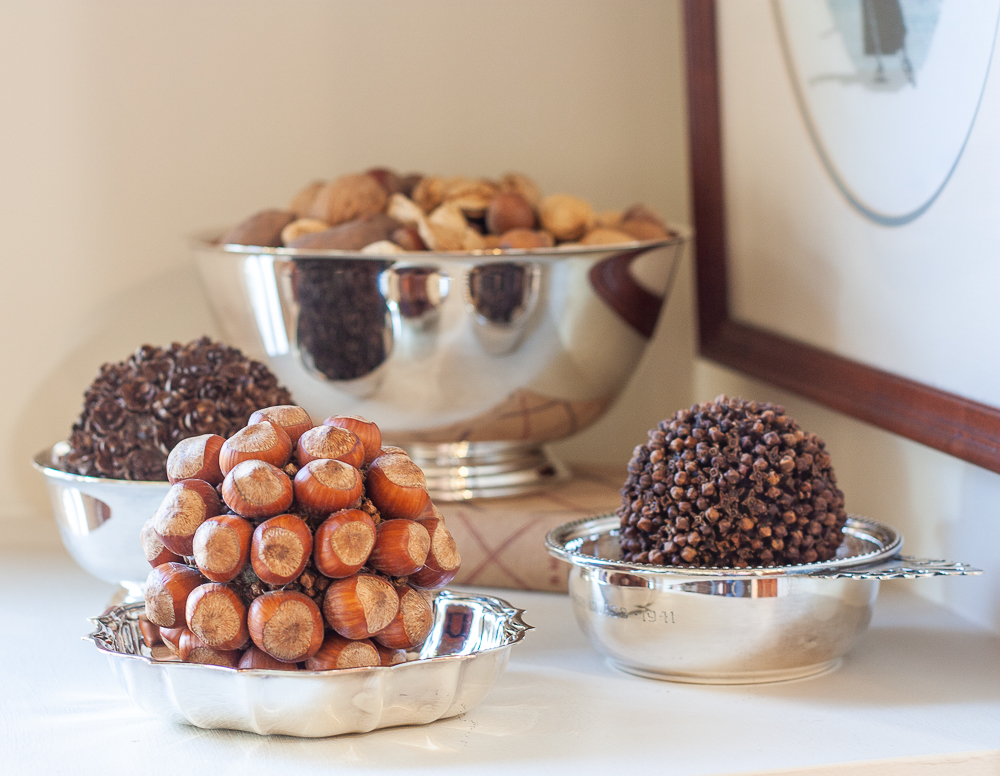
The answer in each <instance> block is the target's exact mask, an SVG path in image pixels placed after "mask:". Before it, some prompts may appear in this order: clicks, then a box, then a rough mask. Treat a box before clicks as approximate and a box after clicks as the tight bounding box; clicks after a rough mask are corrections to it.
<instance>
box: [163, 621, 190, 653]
mask: <svg viewBox="0 0 1000 776" xmlns="http://www.w3.org/2000/svg"><path fill="white" fill-rule="evenodd" d="M187 632H188V629H187V628H185V627H180V628H163V627H161V628H160V640H161V641H162V642H163V645H164V646H165V647H166V648H167V651H168V652H170V654H171V655H173V656H174V657H176V658H180V656H181V636H183V635H184V634H185V633H187Z"/></svg>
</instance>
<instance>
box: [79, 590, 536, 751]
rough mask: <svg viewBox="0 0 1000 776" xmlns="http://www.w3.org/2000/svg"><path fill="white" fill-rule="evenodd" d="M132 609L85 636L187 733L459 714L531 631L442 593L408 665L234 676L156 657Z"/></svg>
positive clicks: (485, 601) (334, 731)
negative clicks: (428, 630) (424, 637)
mask: <svg viewBox="0 0 1000 776" xmlns="http://www.w3.org/2000/svg"><path fill="white" fill-rule="evenodd" d="M142 608H143V604H142V603H131V604H124V605H120V606H115V607H112V608H111V609H110V610H108V611H107V612H105V613H104V614H103V615H101V616H100V617H94V618H92V619H91V622H93V623H94V624H95V625H96V626H97V630H95V631H94V632H93V633H92V634H90V637H89V638H90V639H92V640H93V642H94V643H95V644H96V645H97V647H98V649H100V650H101V651H102V652H104V653H105V654H106V655H107V656H108V659H109V660H110V661H111V667H112V669H113V670H114V672H115V674H116V675H117V676H118V679H119V680H120V681H121V684H122V686H123V687H124V688H125V690H126V691H127V692H128V694H129V695H130V696H131V697H132V700H134V701H135V702H136V703H137V704H138V705H139V706H141V707H142V708H143V709H145V710H146V711H147V712H149V713H150V714H154V715H156V716H159V717H163V718H165V719H168V720H171V721H174V722H180V723H186V724H189V725H195V726H196V727H200V728H206V729H214V728H224V729H229V730H244V731H247V732H251V733H258V734H261V735H289V736H301V737H305V738H321V737H325V736H336V735H341V734H344V733H363V732H367V731H369V730H374V729H376V728H384V727H393V726H396V725H422V724H426V723H428V722H433V721H435V720H438V719H445V718H447V717H454V716H456V715H458V714H463V713H465V712H466V711H468V710H469V709H471V708H472V707H473V706H475V705H476V704H477V703H479V702H480V701H481V700H482V699H483V698H484V697H485V696H486V693H488V692H489V691H490V688H491V687H492V686H493V684H494V682H495V681H496V680H497V678H499V676H500V675H501V674H502V673H503V670H504V668H505V667H506V665H507V660H508V658H509V656H510V649H511V647H512V646H514V645H515V644H517V643H518V642H519V641H521V640H522V639H523V638H524V634H525V633H526V632H527V631H528V630H530V629H531V626H530V625H526V624H525V623H524V621H523V620H522V619H521V614H522V611H521V610H520V609H516V608H514V607H513V606H511V605H510V604H508V603H507V602H506V601H503V600H501V599H499V598H491V597H489V596H476V595H465V594H460V593H452V592H450V591H448V590H442V591H441V592H440V593H438V594H437V596H436V597H435V600H434V626H433V628H432V630H431V633H430V635H429V636H428V637H427V641H426V642H425V643H424V645H423V647H422V648H421V650H420V654H419V658H420V659H418V660H413V661H411V662H407V663H401V664H399V665H395V666H385V667H377V668H349V669H342V670H338V671H298V672H296V673H291V672H287V671H266V670H248V671H237V670H234V669H232V668H223V667H220V666H208V665H195V664H192V663H180V662H177V661H173V660H156V659H154V658H153V656H152V651H151V650H150V649H149V647H147V646H146V645H145V644H144V643H143V640H142V634H141V632H140V631H139V628H138V623H137V619H136V618H137V616H138V614H139V612H140V611H141V610H142Z"/></svg>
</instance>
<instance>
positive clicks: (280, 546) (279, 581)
mask: <svg viewBox="0 0 1000 776" xmlns="http://www.w3.org/2000/svg"><path fill="white" fill-rule="evenodd" d="M312 549H313V536H312V532H311V531H310V530H309V526H307V525H306V524H305V522H304V521H303V520H302V519H301V518H299V517H296V516H295V515H278V516H276V517H272V518H271V519H270V520H265V521H264V522H263V523H261V524H260V525H258V526H257V528H256V529H255V530H254V532H253V540H252V543H251V547H250V563H251V565H252V566H253V570H254V572H255V573H256V574H257V576H258V577H260V578H261V579H262V580H263V581H264V582H267V583H268V584H270V585H287V584H288V583H289V582H291V581H292V580H293V579H295V578H296V577H297V576H299V574H301V573H302V571H303V570H304V569H305V567H306V563H308V562H309V556H310V555H311V554H312Z"/></svg>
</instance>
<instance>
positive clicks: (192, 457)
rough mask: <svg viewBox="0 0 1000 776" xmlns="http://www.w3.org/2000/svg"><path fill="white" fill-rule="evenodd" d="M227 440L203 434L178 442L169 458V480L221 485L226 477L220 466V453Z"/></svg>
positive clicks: (215, 435) (216, 435)
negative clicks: (202, 481) (200, 481)
mask: <svg viewBox="0 0 1000 776" xmlns="http://www.w3.org/2000/svg"><path fill="white" fill-rule="evenodd" d="M225 441H226V440H225V439H224V438H222V437H221V436H219V435H218V434H202V435H201V436H196V437H188V438H187V439H182V440H181V441H180V442H178V443H177V444H176V445H175V446H174V449H173V450H171V451H170V455H168V456H167V479H168V480H170V482H171V483H175V482H180V481H181V480H204V481H205V482H207V483H208V484H209V485H221V484H222V479H223V477H224V476H225V475H224V474H223V472H222V469H221V468H220V466H219V451H220V450H221V449H222V445H223V443H224V442H225Z"/></svg>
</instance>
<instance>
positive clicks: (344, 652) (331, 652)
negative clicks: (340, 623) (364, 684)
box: [306, 633, 382, 671]
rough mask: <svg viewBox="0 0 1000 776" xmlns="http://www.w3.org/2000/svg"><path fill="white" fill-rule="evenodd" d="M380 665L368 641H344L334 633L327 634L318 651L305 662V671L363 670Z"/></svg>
mask: <svg viewBox="0 0 1000 776" xmlns="http://www.w3.org/2000/svg"><path fill="white" fill-rule="evenodd" d="M381 663H382V659H381V657H380V656H379V653H378V650H377V649H375V645H374V644H372V643H371V641H369V640H368V639H345V638H344V637H343V636H338V635H337V634H336V633H328V634H327V635H326V638H325V639H323V645H322V646H321V647H320V648H319V651H318V652H317V653H316V654H315V655H313V656H312V657H310V658H309V659H307V660H306V670H307V671H330V670H335V669H340V668H365V667H370V666H377V665H381Z"/></svg>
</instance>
